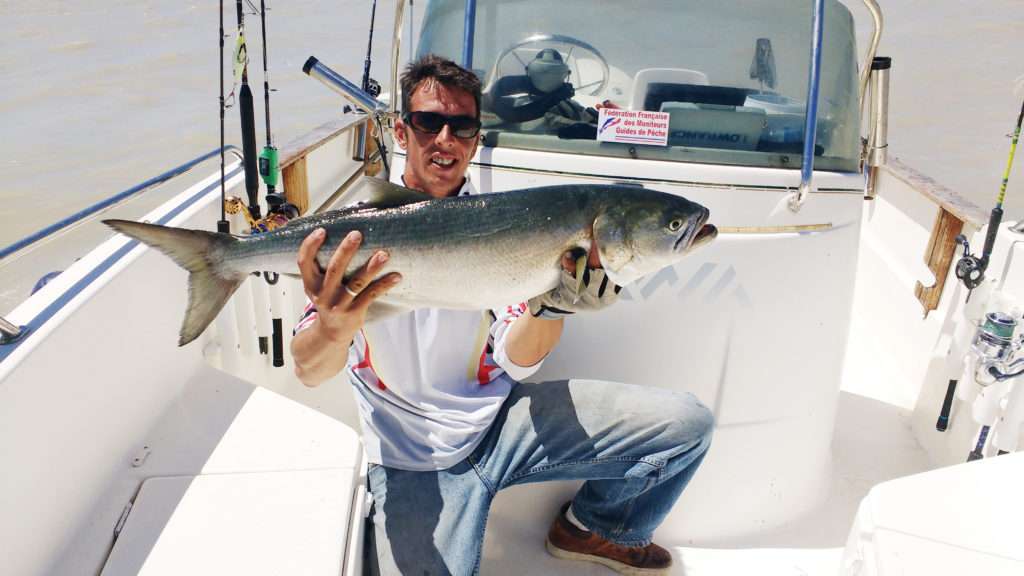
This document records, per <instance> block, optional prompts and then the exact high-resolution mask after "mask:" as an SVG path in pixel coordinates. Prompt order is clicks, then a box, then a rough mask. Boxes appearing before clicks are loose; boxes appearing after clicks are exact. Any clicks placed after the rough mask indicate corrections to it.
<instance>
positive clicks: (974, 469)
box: [842, 453, 1024, 576]
mask: <svg viewBox="0 0 1024 576" xmlns="http://www.w3.org/2000/svg"><path fill="white" fill-rule="evenodd" d="M1022 477H1024V454H1019V453H1018V454H1009V455H1005V456H998V457H994V458H987V459H985V460H980V461H977V462H969V463H966V464H959V465H956V466H950V467H947V468H941V469H938V470H932V471H930V472H925V473H923V474H916V475H913V476H907V477H905V478H899V479H896V480H891V481H889V482H883V483H882V484H879V485H877V486H875V487H874V488H872V489H871V492H870V493H868V495H867V496H866V497H865V498H864V500H862V501H861V504H860V508H859V509H858V511H857V518H856V519H855V520H854V522H853V527H852V529H851V530H850V536H849V540H848V541H847V545H846V551H845V555H844V558H843V569H842V573H843V574H850V575H855V574H864V575H869V574H877V575H884V574H985V575H986V576H1003V575H1005V576H1010V575H1015V576H1019V575H1020V574H1024V539H1022V538H1021V530H1020V519H1021V517H1024V495H1022V494H1021V491H1020V479H1021V478H1022Z"/></svg>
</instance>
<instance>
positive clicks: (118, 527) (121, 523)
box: [114, 501, 135, 542]
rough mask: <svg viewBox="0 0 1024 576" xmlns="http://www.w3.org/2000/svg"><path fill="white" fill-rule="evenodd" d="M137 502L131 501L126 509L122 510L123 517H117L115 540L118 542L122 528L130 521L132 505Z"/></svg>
mask: <svg viewBox="0 0 1024 576" xmlns="http://www.w3.org/2000/svg"><path fill="white" fill-rule="evenodd" d="M134 505H135V503H134V502H131V501H129V502H128V503H127V504H125V506H124V510H122V511H121V517H120V518H118V519H117V524H115V525H114V542H117V537H118V536H120V535H121V530H123V529H124V524H125V522H127V521H128V515H129V514H131V512H132V506H134Z"/></svg>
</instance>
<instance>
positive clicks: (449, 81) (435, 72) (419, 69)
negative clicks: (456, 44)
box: [402, 54, 480, 120]
mask: <svg viewBox="0 0 1024 576" xmlns="http://www.w3.org/2000/svg"><path fill="white" fill-rule="evenodd" d="M428 79H433V80H435V81H437V82H440V83H441V84H442V85H444V86H445V87H447V88H458V89H459V90H464V91H466V92H468V93H470V94H472V95H473V101H474V102H476V118H477V120H479V119H480V79H479V78H477V76H476V74H474V73H473V72H472V71H470V70H466V69H465V68H463V67H462V66H459V65H458V64H456V63H455V62H452V61H451V60H449V59H447V58H442V57H441V56H437V55H436V54H427V55H426V56H423V57H422V58H420V59H419V60H416V61H415V62H411V63H409V65H408V66H406V67H405V72H404V73H403V74H402V112H412V110H410V109H409V108H410V107H411V105H412V104H411V100H412V94H413V92H415V91H416V88H418V87H419V85H420V83H421V82H423V81H424V80H428Z"/></svg>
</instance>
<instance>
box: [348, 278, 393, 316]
mask: <svg viewBox="0 0 1024 576" xmlns="http://www.w3.org/2000/svg"><path fill="white" fill-rule="evenodd" d="M401 280H402V275H401V274H399V273H398V272H392V273H390V274H386V275H385V276H383V277H381V278H378V279H376V280H374V281H373V282H371V283H370V285H369V286H367V287H366V288H365V289H364V290H363V291H362V292H360V293H359V297H358V298H356V299H355V300H354V301H353V302H352V308H364V309H365V308H369V307H370V304H373V301H374V300H376V299H377V298H380V297H381V296H383V295H384V294H386V293H387V291H388V290H391V289H392V288H394V287H395V285H396V284H398V283H399V282H400V281H401Z"/></svg>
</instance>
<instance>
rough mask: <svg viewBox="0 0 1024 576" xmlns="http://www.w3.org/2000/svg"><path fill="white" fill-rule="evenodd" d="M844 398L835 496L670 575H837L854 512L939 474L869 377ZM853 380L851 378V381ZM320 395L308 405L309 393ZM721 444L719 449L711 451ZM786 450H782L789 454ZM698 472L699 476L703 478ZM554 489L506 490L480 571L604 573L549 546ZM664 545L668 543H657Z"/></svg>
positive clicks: (300, 390)
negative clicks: (876, 490)
mask: <svg viewBox="0 0 1024 576" xmlns="http://www.w3.org/2000/svg"><path fill="white" fill-rule="evenodd" d="M255 372H256V373H253V374H249V375H248V376H249V377H250V378H251V379H252V380H253V381H256V382H262V384H263V385H264V386H267V387H269V388H271V389H274V390H275V391H277V392H280V393H283V394H285V395H286V396H290V397H292V398H294V399H304V401H305V402H306V403H308V404H311V405H314V406H316V407H317V408H319V409H320V410H325V411H327V412H329V413H333V414H334V415H335V417H340V418H341V419H342V420H343V421H345V423H346V424H349V425H350V426H352V427H353V428H354V429H356V430H358V422H357V421H356V415H355V412H354V409H353V408H352V407H351V406H341V405H339V404H340V402H339V400H338V397H336V396H334V395H332V394H330V392H329V390H328V389H326V388H325V387H320V388H314V389H309V388H305V387H303V386H302V385H301V384H299V383H298V382H297V381H295V379H294V376H292V375H291V370H279V369H268V371H266V372H263V371H262V370H260V369H257V370H256V371H255ZM852 372H854V373H855V374H856V375H855V376H853V378H851V379H850V380H848V381H847V382H846V384H845V385H844V387H843V390H842V392H841V393H840V398H839V406H838V412H837V416H836V427H835V432H834V434H833V439H832V477H831V487H830V495H829V497H828V498H827V500H826V501H825V503H824V504H822V505H821V506H820V507H819V508H818V509H816V510H813V511H812V512H810V513H808V514H806V515H805V516H804V517H803V518H802V519H800V520H798V521H796V522H792V523H790V524H788V525H786V526H782V527H777V528H774V529H771V530H765V531H761V532H758V533H755V534H748V535H744V536H738V537H736V538H734V539H730V540H728V541H715V542H710V543H699V544H700V545H697V544H698V543H696V542H674V543H673V544H678V545H674V546H669V548H670V550H671V551H672V555H673V558H674V559H675V563H674V569H673V571H672V574H678V575H682V574H686V575H688V576H694V575H715V576H717V575H733V574H757V575H758V576H774V575H779V576H791V575H792V576H819V575H821V576H825V575H827V576H835V575H836V574H839V570H840V562H841V559H842V555H843V548H844V547H845V545H846V539H847V536H848V534H849V530H850V526H851V524H852V522H853V519H854V517H855V515H856V512H857V506H858V505H859V503H860V501H861V499H863V498H864V497H865V496H866V495H867V493H868V491H869V490H870V489H871V488H872V487H873V486H874V485H876V484H878V483H880V482H884V481H887V480H891V479H894V478H899V477H902V476H907V475H911V474H916V473H919V472H924V471H926V470H929V469H931V468H933V467H934V466H933V464H932V463H931V462H930V461H929V460H928V457H927V455H926V454H925V451H924V450H923V449H922V448H921V447H920V445H919V444H918V443H917V441H916V440H915V439H914V437H913V434H912V431H911V425H910V418H911V411H910V410H909V409H908V408H907V407H905V406H903V405H901V402H900V401H899V400H898V399H895V398H892V397H891V394H890V393H889V392H888V391H887V390H885V389H884V388H883V387H882V386H881V382H882V378H880V377H878V376H879V375H877V374H876V375H871V374H870V373H869V372H870V371H868V370H858V371H852ZM851 380H852V381H851ZM321 394H324V395H325V396H323V397H320V398H319V400H314V401H311V396H318V397H319V396H320V395H321ZM713 449H714V447H712V450H713ZM784 449H785V447H780V450H784ZM699 473H700V472H698V474H699ZM560 484H561V485H560V486H556V487H555V489H554V490H536V489H534V487H532V486H517V487H513V488H510V489H508V490H504V491H502V492H500V493H499V494H498V496H497V498H496V499H495V502H494V505H493V507H492V508H491V514H490V516H489V519H488V524H487V532H486V536H485V545H484V558H483V562H482V564H481V573H482V574H485V575H495V576H523V575H537V576H539V575H553V574H559V575H561V574H565V575H570V576H572V575H580V576H583V575H601V574H612V572H611V571H610V570H609V569H607V568H605V567H603V566H600V565H597V564H590V563H584V562H571V561H566V560H559V559H557V558H554V557H552V556H551V555H549V554H548V553H547V551H546V550H545V548H544V540H545V537H546V535H547V530H548V528H549V527H550V525H551V521H552V519H553V517H554V516H553V515H554V513H555V511H556V510H557V509H558V507H559V505H560V504H561V503H562V502H563V501H564V498H567V497H568V496H570V495H571V494H572V493H573V491H574V490H575V484H573V483H568V482H566V483H560ZM658 540H659V541H667V540H666V539H664V538H662V537H660V536H659V537H658Z"/></svg>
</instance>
